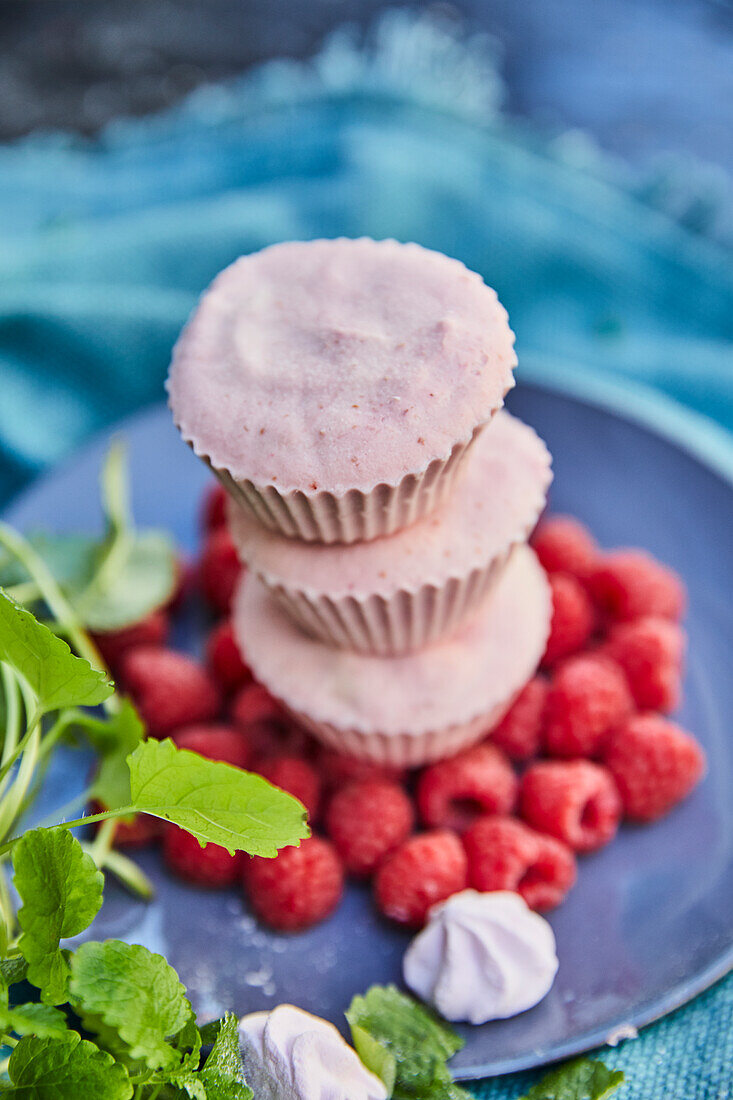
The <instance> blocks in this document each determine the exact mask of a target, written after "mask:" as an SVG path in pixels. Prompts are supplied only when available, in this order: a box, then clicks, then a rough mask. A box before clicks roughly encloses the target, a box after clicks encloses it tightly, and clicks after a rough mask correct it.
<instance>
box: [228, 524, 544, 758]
mask: <svg viewBox="0 0 733 1100" xmlns="http://www.w3.org/2000/svg"><path fill="white" fill-rule="evenodd" d="M550 610H551V609H550V593H549V587H548V584H547V578H546V576H545V574H544V571H543V570H542V568H541V567H540V565H539V563H538V562H537V559H536V557H535V555H534V553H533V552H532V550H530V549H529V547H526V546H519V547H517V548H515V550H514V551H513V552H512V554H511V556H510V558H509V561H508V562H507V564H506V565H505V567H504V568H503V570H502V571H501V574H500V576H499V577H498V578H497V580H496V583H495V584H494V585H493V587H492V589H491V591H490V592H489V594H488V596H487V598H486V599H485V600H484V601H483V603H482V604H481V605H480V606H479V607H478V609H477V610H476V613H475V614H474V615H473V616H472V617H471V618H469V619H468V620H466V621H465V622H464V623H463V624H462V625H461V627H460V628H459V630H458V631H457V632H456V633H454V634H453V635H451V636H450V638H448V639H446V640H443V641H441V642H438V643H436V644H435V645H432V646H429V647H427V648H425V649H423V650H420V651H418V652H415V653H410V654H406V655H405V656H402V657H389V658H386V657H378V656H371V655H365V654H360V653H354V652H351V651H349V650H344V649H340V650H339V649H333V648H332V647H331V646H327V645H325V644H324V643H323V642H320V641H316V640H315V639H313V638H311V637H309V636H308V635H307V634H305V633H304V632H303V631H302V630H301V629H300V628H299V627H298V625H297V624H296V623H294V622H293V621H292V620H291V619H290V618H289V617H288V616H287V615H286V614H285V612H284V611H283V610H282V609H281V608H280V607H279V606H278V605H277V603H276V602H275V601H274V600H273V599H272V597H271V596H269V595H268V593H267V591H266V589H265V588H264V586H263V585H262V584H261V582H260V581H259V580H258V579H257V577H256V576H254V575H253V574H252V573H248V574H246V575H245V577H244V579H243V581H242V582H241V584H240V587H239V590H238V592H237V595H236V597H235V602H234V609H233V622H234V630H235V634H236V638H237V641H238V643H239V646H240V648H241V649H242V652H243V654H244V657H245V660H246V661H247V663H248V665H249V666H250V668H251V669H252V672H253V673H254V675H255V677H256V678H257V679H258V680H259V681H260V682H261V683H263V684H264V685H265V687H266V688H267V689H268V691H270V692H271V693H272V695H274V696H275V698H277V699H278V700H279V701H280V702H281V703H282V704H283V705H284V706H285V707H286V708H287V709H288V710H289V711H290V712H291V713H292V714H293V715H295V716H296V717H297V719H298V721H300V722H302V723H303V724H304V725H305V726H306V728H307V729H309V730H310V731H311V732H312V733H313V734H314V735H315V736H316V737H317V738H319V739H320V740H321V741H324V742H325V743H326V744H328V745H329V746H331V747H333V748H336V749H338V750H339V751H341V752H344V753H348V754H350V755H352V756H361V757H364V758H366V759H370V760H375V761H382V762H384V763H388V764H392V765H396V766H402V765H405V766H416V765H419V764H422V763H425V762H427V761H428V760H436V759H438V758H440V757H442V756H448V755H450V754H452V753H455V752H457V751H458V750H459V749H460V748H465V747H466V746H467V745H469V744H471V743H472V742H475V741H477V740H479V739H480V738H481V737H482V736H483V735H484V734H485V733H488V732H489V730H490V728H491V727H492V725H494V724H495V723H496V722H497V721H498V720H499V719H500V718H501V716H502V715H503V713H504V711H505V710H506V708H507V707H508V706H509V705H510V703H511V700H512V699H513V698H514V696H515V695H516V693H517V692H518V691H519V690H520V689H521V688H522V687H523V685H524V684H525V683H526V682H527V680H528V679H529V678H530V677H531V676H532V674H533V672H534V671H535V669H536V667H537V665H538V664H539V661H540V658H541V656H542V653H543V652H544V648H545V643H546V640H547V636H548V633H549V624H550Z"/></svg>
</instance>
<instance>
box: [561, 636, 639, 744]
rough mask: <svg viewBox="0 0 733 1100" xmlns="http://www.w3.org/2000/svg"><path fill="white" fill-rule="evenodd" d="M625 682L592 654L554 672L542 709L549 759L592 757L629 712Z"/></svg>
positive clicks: (568, 662)
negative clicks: (543, 711)
mask: <svg viewBox="0 0 733 1100" xmlns="http://www.w3.org/2000/svg"><path fill="white" fill-rule="evenodd" d="M632 706H633V704H632V701H631V695H630V694H629V689H628V685H627V683H626V679H625V677H624V675H623V673H622V672H621V671H620V669H619V668H618V667H617V666H616V665H614V664H613V663H612V662H611V661H609V660H607V659H605V658H604V657H598V656H596V655H595V654H592V653H589V654H582V655H581V656H579V657H571V658H570V660H568V661H566V662H565V663H564V664H562V665H561V666H560V668H559V669H558V670H557V672H556V673H555V676H554V679H553V681H552V683H551V684H550V690H549V692H548V694H547V706H546V709H545V748H546V750H547V752H548V753H549V754H550V756H565V757H570V758H572V757H575V756H595V755H596V754H597V753H598V752H600V750H601V749H602V748H603V743H604V741H605V740H606V738H607V737H608V734H609V733H610V732H611V730H612V729H614V728H615V727H616V726H619V725H620V724H621V723H622V722H623V721H625V719H626V718H628V716H629V714H630V713H631V710H632Z"/></svg>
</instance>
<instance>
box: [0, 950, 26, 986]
mask: <svg viewBox="0 0 733 1100" xmlns="http://www.w3.org/2000/svg"><path fill="white" fill-rule="evenodd" d="M27 975H28V963H27V962H26V961H25V959H24V958H23V956H22V955H14V956H13V957H12V958H10V959H0V985H4V986H10V985H16V984H17V983H18V982H23V981H25V979H26V977H27Z"/></svg>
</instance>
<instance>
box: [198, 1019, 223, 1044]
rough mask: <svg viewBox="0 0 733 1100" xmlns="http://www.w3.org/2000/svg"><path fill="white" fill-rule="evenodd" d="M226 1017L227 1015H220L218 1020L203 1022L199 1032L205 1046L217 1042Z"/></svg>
mask: <svg viewBox="0 0 733 1100" xmlns="http://www.w3.org/2000/svg"><path fill="white" fill-rule="evenodd" d="M225 1019H226V1017H225V1016H220V1017H219V1018H218V1019H217V1020H209V1022H208V1023H207V1024H201V1026H200V1027H199V1032H200V1033H201V1042H202V1044H203V1045H204V1046H205V1047H207V1046H209V1045H210V1044H211V1043H215V1042H216V1037H217V1035H218V1034H219V1032H220V1031H221V1026H222V1024H223V1023H224V1020H225Z"/></svg>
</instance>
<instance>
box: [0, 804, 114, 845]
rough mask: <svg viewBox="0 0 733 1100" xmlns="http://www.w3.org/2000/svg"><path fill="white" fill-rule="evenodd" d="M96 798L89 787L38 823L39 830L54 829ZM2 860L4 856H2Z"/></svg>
mask: <svg viewBox="0 0 733 1100" xmlns="http://www.w3.org/2000/svg"><path fill="white" fill-rule="evenodd" d="M93 797H94V787H93V786H92V787H87V789H86V790H85V791H82V792H81V794H78V795H77V796H76V797H75V798H72V799H70V800H69V801H68V802H65V803H64V805H63V806H60V807H59V809H58V810H54V811H53V813H52V814H47V816H46V817H44V818H42V820H41V821H39V822H38V824H37V826H36V828H37V829H52V828H53V827H54V825H56V824H57V823H58V821H59V819H60V820H62V821H63V819H64V818H65V817H66V815H67V814H70V813H72V812H73V811H74V810H77V809H79V807H81V806H86V805H87V803H88V802H90V801H91V800H92V798H93ZM0 859H2V856H0Z"/></svg>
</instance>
